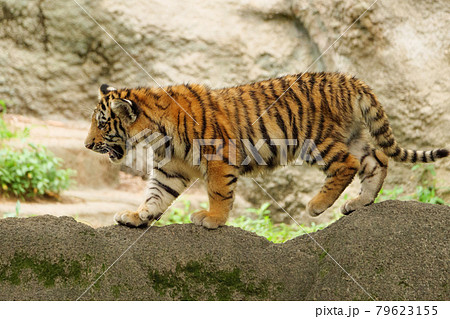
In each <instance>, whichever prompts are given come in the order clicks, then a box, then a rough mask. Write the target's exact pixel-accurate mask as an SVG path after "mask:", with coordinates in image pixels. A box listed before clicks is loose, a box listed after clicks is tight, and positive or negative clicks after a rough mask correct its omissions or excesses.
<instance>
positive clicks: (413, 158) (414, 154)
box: [411, 150, 417, 163]
mask: <svg viewBox="0 0 450 319" xmlns="http://www.w3.org/2000/svg"><path fill="white" fill-rule="evenodd" d="M416 161H417V151H416V150H413V157H412V159H411V163H415V162H416Z"/></svg>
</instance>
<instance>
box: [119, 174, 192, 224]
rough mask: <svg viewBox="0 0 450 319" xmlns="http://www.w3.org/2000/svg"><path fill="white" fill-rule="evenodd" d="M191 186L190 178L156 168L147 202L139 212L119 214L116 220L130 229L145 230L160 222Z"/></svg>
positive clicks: (151, 179) (140, 207)
mask: <svg viewBox="0 0 450 319" xmlns="http://www.w3.org/2000/svg"><path fill="white" fill-rule="evenodd" d="M189 184H190V178H189V177H187V176H185V175H184V174H182V173H178V172H174V171H171V170H169V169H168V168H166V167H163V168H155V169H154V171H153V176H152V177H151V178H150V180H149V183H148V193H147V196H146V200H145V202H144V203H142V204H141V205H140V206H139V208H138V209H137V211H124V212H121V213H117V214H116V215H115V216H114V220H115V221H116V222H117V223H119V224H121V225H125V226H128V227H139V228H145V227H147V226H148V225H149V223H151V222H152V221H154V220H158V219H159V218H161V216H162V215H163V214H164V213H165V212H166V210H167V209H168V207H169V206H170V205H171V204H172V202H173V201H174V200H175V199H176V198H177V197H178V196H179V195H180V194H181V193H182V192H183V190H184V189H185V188H186V187H187V186H188V185H189Z"/></svg>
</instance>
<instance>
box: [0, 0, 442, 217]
mask: <svg viewBox="0 0 450 319" xmlns="http://www.w3.org/2000/svg"><path fill="white" fill-rule="evenodd" d="M78 3H80V4H81V6H82V7H83V8H84V9H85V10H86V11H87V13H88V14H90V15H91V16H92V17H93V18H94V19H95V20H96V21H97V22H98V23H99V24H100V25H101V26H102V27H103V28H104V30H106V31H107V32H108V33H109V34H110V35H111V36H112V37H113V38H114V39H115V40H116V41H117V42H118V43H119V44H120V45H121V46H122V48H123V49H125V50H126V51H127V52H128V53H129V54H130V55H128V54H127V53H126V52H124V51H123V50H122V49H121V48H120V47H119V46H118V45H117V44H116V43H115V41H114V40H112V39H111V38H110V37H109V36H108V35H107V34H106V33H105V32H104V30H102V28H101V27H99V25H97V24H96V22H94V21H93V20H92V19H91V18H90V17H89V16H88V15H87V14H86V12H85V11H83V9H82V8H80V7H79V6H78V5H77V3H76V2H75V1H50V0H31V1H25V0H0V25H1V27H0V98H1V99H4V100H6V101H7V102H8V107H9V108H10V110H11V111H12V112H19V113H22V114H27V115H33V116H38V117H44V118H53V119H68V118H70V119H74V118H76V119H87V118H88V116H89V115H90V112H91V110H92V108H93V106H94V103H95V101H96V98H97V97H96V96H97V88H98V86H99V84H101V83H104V82H106V83H109V84H112V85H115V86H119V87H121V86H129V87H132V86H137V85H156V83H155V81H153V80H152V78H153V79H154V80H156V82H157V83H159V84H161V85H168V84H173V83H182V82H202V83H206V84H208V85H210V86H212V87H221V86H226V85H236V84H239V83H244V82H248V81H255V80H260V79H265V78H268V77H273V76H277V75H281V74H286V73H297V72H302V71H305V70H307V69H308V67H309V66H310V65H311V68H310V69H309V71H320V70H327V71H342V72H348V73H352V74H355V75H356V76H358V77H359V78H361V79H363V80H365V81H366V82H367V83H368V84H369V85H370V86H372V87H373V89H374V91H375V92H376V94H377V96H378V97H379V100H380V101H381V102H382V104H383V105H384V107H385V109H386V112H387V113H388V115H389V117H390V122H391V125H392V127H393V130H394V133H395V134H396V136H397V138H398V140H399V142H400V143H401V145H402V146H405V147H408V148H423V149H430V148H433V147H442V146H446V145H445V144H447V143H448V141H450V130H448V129H446V126H447V123H449V120H450V112H449V106H448V100H449V94H450V93H449V92H450V82H449V81H448V74H449V73H450V59H449V57H450V41H449V40H450V38H449V37H450V34H449V32H448V30H449V29H450V20H449V19H447V15H448V12H449V10H450V7H449V2H448V0H436V1H414V0H407V1H401V2H399V1H394V0H380V1H378V2H377V3H375V4H374V5H373V6H372V7H371V8H370V10H368V11H367V12H365V10H366V9H367V8H368V7H369V6H370V5H371V4H372V3H373V2H372V0H370V1H369V0H364V1H361V0H339V1H331V0H315V1H304V0H301V1H300V0H276V1H265V0H245V1H241V0H216V1H201V0H189V1H185V0H151V1H147V0H130V1H126V2H124V1H120V0H111V1H100V0H94V1H87V0H83V1H81V0H79V1H78ZM331 8H332V9H331ZM364 12H365V14H364V15H363V16H362V17H361V19H360V20H358V21H357V22H355V23H354V24H353V25H352V23H353V22H354V21H355V20H356V19H357V18H358V17H359V16H360V15H361V14H362V13H364ZM350 25H352V26H351V28H349V29H348V31H347V32H345V31H346V30H347V28H348V27H349V26H350ZM344 32H345V34H344V35H343V36H342V37H340V36H341V34H343V33H344ZM336 39H339V40H338V41H337V42H336V43H335V44H334V45H333V46H332V47H331V48H329V46H330V45H331V44H333V43H334V42H335V41H336ZM322 53H325V54H324V55H323V56H321V57H320V55H321V54H322ZM319 57H320V58H319ZM314 61H316V62H315V63H314V64H313V62H314ZM149 75H150V76H149ZM447 146H448V145H447ZM410 167H411V166H408V165H400V164H395V163H391V168H390V173H389V174H388V178H387V182H386V187H387V188H394V186H402V187H404V188H405V189H406V190H408V191H412V190H413V189H414V187H415V184H416V182H415V177H414V175H413V173H412V172H411V171H410ZM436 167H437V171H438V176H439V179H438V181H437V183H438V185H443V186H447V185H448V183H447V182H446V180H448V179H449V178H450V161H448V160H447V161H442V162H439V163H437V164H436ZM286 176H288V178H286ZM259 181H260V183H262V185H266V184H269V183H270V184H271V185H272V187H269V188H268V189H267V190H268V191H269V193H271V194H273V197H274V198H275V199H276V200H277V201H279V202H280V203H281V204H282V206H284V207H286V210H288V211H290V212H296V214H297V215H299V213H300V211H302V210H303V208H304V206H305V204H306V203H307V202H308V200H309V199H310V198H311V197H312V196H313V195H314V193H315V192H317V191H318V190H319V188H320V183H321V182H322V181H323V176H322V174H321V173H320V172H317V171H314V170H309V169H307V168H300V169H298V168H289V169H285V170H281V171H278V172H276V173H275V174H274V175H273V177H266V178H262V179H259ZM286 181H289V183H288V185H287V187H286ZM405 181H407V182H406V183H405ZM243 183H244V185H245V186H244V187H242V188H241V189H240V192H241V194H242V195H243V196H245V197H247V198H249V199H253V202H254V205H257V206H259V205H260V204H261V202H262V201H268V200H269V199H265V198H266V194H265V193H263V192H262V191H261V190H260V188H259V187H258V186H257V185H256V184H254V183H253V181H251V180H247V181H244V182H243ZM357 192H358V190H357V186H355V185H353V188H352V190H351V191H350V194H351V196H355V194H356V193H357ZM279 193H281V194H282V196H278V194H279ZM441 196H443V197H444V198H445V199H447V200H450V194H446V195H445V194H444V195H442V194H441ZM255 198H256V199H255ZM272 208H273V209H274V210H276V211H277V212H278V214H277V215H275V216H276V219H282V217H280V216H281V215H280V212H281V209H278V208H277V207H276V206H275V205H272ZM332 213H333V212H332V210H330V211H329V212H328V213H327V215H325V217H323V218H325V219H326V218H329V216H330V214H332ZM327 216H328V217H327ZM305 222H310V220H309V219H305Z"/></svg>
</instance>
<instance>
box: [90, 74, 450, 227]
mask: <svg viewBox="0 0 450 319" xmlns="http://www.w3.org/2000/svg"><path fill="white" fill-rule="evenodd" d="M145 129H148V130H150V131H151V132H160V133H162V134H164V135H167V136H170V137H171V138H172V144H171V148H172V151H173V158H172V161H171V162H170V163H169V164H167V165H165V166H164V167H162V168H160V169H156V170H155V174H153V177H152V178H151V180H150V186H149V194H148V196H147V199H146V201H145V202H144V203H143V204H142V205H141V207H140V208H139V209H138V211H137V212H125V213H121V214H118V215H117V216H116V221H118V222H119V223H121V224H125V225H129V226H134V227H138V226H145V225H147V223H148V222H149V221H151V220H153V219H156V218H158V216H160V214H162V213H163V212H164V211H165V209H167V207H168V206H169V205H170V203H171V202H172V201H173V200H174V199H175V198H176V197H177V196H178V195H179V194H180V193H181V192H182V191H183V190H184V189H185V188H186V187H187V186H188V185H189V184H190V183H191V182H192V180H193V179H195V178H202V179H204V180H205V182H206V184H207V190H208V195H209V200H210V209H209V211H201V212H198V213H195V214H193V215H192V216H191V219H192V220H193V221H194V223H196V224H199V225H203V226H205V227H208V228H217V227H218V226H221V225H224V224H225V222H226V220H227V217H228V213H229V211H230V209H231V207H232V204H233V199H234V190H235V187H236V182H237V180H238V178H239V176H241V175H255V174H257V173H259V172H261V171H264V170H267V169H272V168H275V167H278V166H280V163H281V162H282V161H283V158H284V157H286V158H287V162H293V161H295V160H298V159H299V158H302V159H304V160H305V161H307V162H308V163H309V164H318V163H317V156H308V155H311V154H312V153H313V150H312V149H306V150H305V148H303V147H302V145H304V142H305V141H311V140H312V141H314V144H315V146H316V147H317V149H316V150H315V151H314V152H315V153H316V154H320V157H321V160H322V164H323V165H321V166H319V167H320V169H321V170H322V171H324V173H325V174H326V181H325V184H324V186H323V187H322V189H321V190H320V192H319V193H318V194H317V195H316V196H315V197H314V198H313V199H312V200H311V202H310V203H309V204H308V207H307V210H308V212H309V213H310V214H311V215H314V216H315V215H318V214H320V213H322V212H323V211H324V210H326V209H327V208H328V207H330V206H331V205H332V204H333V203H334V201H335V200H336V199H337V198H338V197H339V195H340V194H341V193H342V191H343V190H344V189H345V188H346V187H347V185H348V184H349V183H350V182H351V181H352V179H353V177H354V176H355V175H356V174H358V175H359V177H360V179H361V181H362V189H361V193H360V195H359V196H358V197H357V198H355V199H353V200H350V201H349V202H347V203H346V204H345V205H344V206H343V207H342V211H343V212H344V213H349V212H351V211H353V210H355V209H357V208H359V207H362V206H364V205H368V204H370V203H372V202H373V201H374V199H375V197H376V196H377V194H378V192H379V190H380V188H381V186H382V184H383V181H384V178H385V176H386V173H387V165H388V157H391V158H393V159H394V160H395V161H400V162H410V163H414V162H433V161H435V160H436V159H439V158H442V157H446V156H448V154H449V153H448V150H447V149H437V150H432V151H416V150H405V149H403V148H401V147H400V146H399V145H398V144H397V141H396V140H395V138H394V135H393V133H392V129H391V127H390V125H389V122H388V119H387V116H386V113H385V112H384V110H383V108H382V106H381V105H380V103H379V101H378V100H377V98H376V97H375V95H374V93H373V92H372V90H371V89H370V88H369V87H368V86H367V85H366V84H365V83H364V82H362V81H361V80H359V79H356V78H354V77H351V76H349V75H346V74H339V73H305V74H302V75H301V76H300V75H289V76H284V77H280V78H276V79H271V80H267V81H261V82H256V83H251V84H246V85H241V86H236V87H232V88H224V89H217V90H212V89H210V88H208V87H206V86H203V85H198V84H186V85H177V86H170V87H167V88H164V89H163V88H135V89H119V90H116V89H114V88H111V87H109V86H107V85H102V87H101V88H100V102H99V104H98V106H97V108H96V110H95V112H94V115H93V117H92V125H91V129H90V132H89V134H88V137H87V139H86V147H88V148H90V149H93V150H94V151H97V152H100V153H108V154H109V156H110V158H111V160H112V161H114V162H120V160H121V159H122V158H123V156H124V155H125V143H126V140H127V139H129V138H131V137H133V136H135V135H136V134H138V133H140V132H142V131H143V130H145ZM367 133H369V135H370V136H371V138H372V140H373V141H374V142H375V147H373V146H372V145H371V144H370V138H369V136H368V134H367ZM196 139H222V140H223V145H221V146H220V148H221V151H222V153H223V159H222V160H220V161H217V160H214V161H213V160H207V159H206V156H203V155H206V154H211V153H214V150H216V151H217V148H215V147H214V146H204V147H202V148H201V149H200V154H201V155H202V157H201V160H200V163H199V164H200V165H194V163H193V160H194V158H193V157H194V149H195V145H194V140H196ZM283 139H287V140H295V142H296V143H285V144H284V145H283V143H284V142H279V141H281V140H283ZM261 140H265V143H264V142H262V143H259V141H261ZM258 143H259V144H258ZM249 145H253V146H255V147H253V148H251V147H248V146H249ZM255 151H257V152H255ZM255 154H256V155H255ZM258 154H259V161H257V160H256V159H257V158H256V157H257V156H258ZM232 155H233V156H232ZM234 155H235V156H234ZM255 156H256V157H255ZM247 162H248V165H243V163H247Z"/></svg>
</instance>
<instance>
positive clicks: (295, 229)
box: [229, 203, 329, 243]
mask: <svg viewBox="0 0 450 319" xmlns="http://www.w3.org/2000/svg"><path fill="white" fill-rule="evenodd" d="M269 206H270V204H269V203H264V204H262V205H261V207H259V208H249V209H247V211H248V212H249V213H251V214H252V215H253V216H254V217H255V218H254V219H253V218H249V217H246V216H240V217H238V218H236V219H233V220H231V221H230V223H229V224H230V225H231V226H236V227H240V228H242V229H244V230H248V231H251V232H254V233H256V234H258V235H260V236H263V237H265V238H267V239H268V240H270V241H272V242H274V243H283V242H285V241H287V240H289V239H292V238H295V237H297V236H300V235H303V234H306V233H312V232H316V231H318V230H320V229H323V228H325V227H326V226H328V224H329V223H328V224H321V225H316V224H314V223H312V224H311V226H305V225H297V224H284V223H281V224H274V223H273V221H272V219H271V218H270V210H269Z"/></svg>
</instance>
